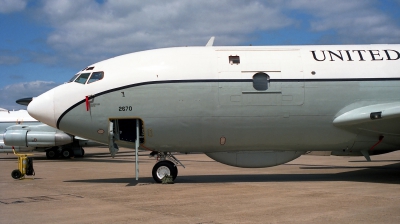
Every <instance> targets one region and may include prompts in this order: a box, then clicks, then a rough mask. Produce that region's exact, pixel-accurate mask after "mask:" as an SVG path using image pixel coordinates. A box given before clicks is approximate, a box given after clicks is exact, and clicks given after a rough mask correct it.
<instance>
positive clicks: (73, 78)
mask: <svg viewBox="0 0 400 224" xmlns="http://www.w3.org/2000/svg"><path fill="white" fill-rule="evenodd" d="M78 75H79V74H76V75H74V77H72V78H71V79H70V80H69V81H68V82H73V81H74V80H75V79H76V77H78Z"/></svg>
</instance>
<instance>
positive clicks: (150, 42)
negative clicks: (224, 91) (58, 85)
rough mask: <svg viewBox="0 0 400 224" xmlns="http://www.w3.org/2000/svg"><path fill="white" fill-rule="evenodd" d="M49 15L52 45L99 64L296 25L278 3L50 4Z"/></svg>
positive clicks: (51, 0)
mask: <svg viewBox="0 0 400 224" xmlns="http://www.w3.org/2000/svg"><path fill="white" fill-rule="evenodd" d="M43 12H44V15H45V16H46V18H47V21H50V22H51V25H52V26H53V27H54V28H55V31H54V32H53V33H51V35H50V36H49V37H48V44H49V45H50V46H52V47H53V48H54V49H57V50H58V51H60V52H65V53H66V56H67V57H68V58H69V59H71V60H81V59H82V58H87V57H90V58H92V59H93V60H94V61H95V60H98V59H99V58H104V57H109V56H111V55H118V54H122V53H128V52H132V51H138V50H144V49H150V48H159V47H170V46H186V45H205V44H206V43H207V40H208V39H209V38H210V37H211V36H216V37H217V39H216V43H219V44H222V45H229V44H238V43H240V42H241V41H243V40H244V39H245V37H246V36H248V35H249V34H251V33H253V32H255V31H260V30H273V29H279V28H282V27H286V26H288V25H290V24H291V23H292V22H293V21H292V20H291V19H290V18H288V17H287V16H285V15H283V14H282V12H281V11H280V10H279V8H278V6H277V5H276V4H268V5H267V4H262V3H260V2H258V1H231V0H220V1H214V0H205V1H180V0H173V1H106V2H105V3H104V4H98V3H96V2H95V1H91V0H82V1H79V2H75V1H74V2H73V3H72V2H71V1H66V0H48V1H44V8H43Z"/></svg>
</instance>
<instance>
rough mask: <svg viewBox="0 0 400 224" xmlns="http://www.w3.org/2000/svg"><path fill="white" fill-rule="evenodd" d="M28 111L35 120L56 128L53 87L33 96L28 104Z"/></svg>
mask: <svg viewBox="0 0 400 224" xmlns="http://www.w3.org/2000/svg"><path fill="white" fill-rule="evenodd" d="M28 113H29V115H31V116H32V117H33V118H35V119H36V120H38V121H40V122H43V123H45V124H47V125H50V126H52V127H54V128H57V127H56V118H55V114H54V89H51V90H49V91H47V92H45V93H43V94H42V95H40V96H38V97H36V98H34V99H33V100H32V102H30V103H29V105H28Z"/></svg>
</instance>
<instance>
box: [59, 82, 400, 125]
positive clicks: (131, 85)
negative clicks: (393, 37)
mask: <svg viewBox="0 0 400 224" xmlns="http://www.w3.org/2000/svg"><path fill="white" fill-rule="evenodd" d="M252 81H253V80H252V79H193V80H190V79H189V80H164V81H150V82H141V83H135V84H130V85H126V86H121V87H117V88H113V89H109V90H106V91H103V92H100V93H97V94H94V95H91V96H89V99H93V98H95V97H98V96H101V95H104V94H107V93H111V92H116V91H119V90H123V89H128V88H132V87H138V86H145V85H155V84H169V83H209V82H252ZM355 81H400V77H398V78H397V77H396V78H348V79H344V78H342V79H271V80H270V82H355ZM82 103H85V99H83V100H81V101H79V102H77V103H75V104H74V105H72V106H71V107H70V108H68V109H67V110H66V111H64V112H63V113H62V114H61V116H60V117H59V118H58V120H57V128H59V125H60V122H61V119H62V118H63V117H64V116H65V115H66V114H67V113H68V112H69V111H71V110H72V109H74V108H75V107H77V106H78V105H80V104H82Z"/></svg>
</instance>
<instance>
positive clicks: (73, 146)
mask: <svg viewBox="0 0 400 224" xmlns="http://www.w3.org/2000/svg"><path fill="white" fill-rule="evenodd" d="M0 133H1V134H0V152H2V153H12V152H13V151H12V147H14V149H15V151H16V152H31V151H39V152H44V151H45V152H46V157H47V158H48V159H54V158H58V157H59V156H61V157H63V158H69V157H71V156H83V155H84V154H85V151H84V149H83V148H82V147H83V146H99V145H101V144H99V143H96V142H93V141H89V140H87V139H82V138H79V137H78V138H77V137H74V136H71V135H69V134H66V133H64V132H62V131H60V130H57V129H55V128H53V127H50V126H48V125H46V124H43V123H41V122H39V121H37V120H35V119H34V118H32V117H31V116H29V114H28V112H27V111H26V110H18V111H8V110H6V109H2V108H0Z"/></svg>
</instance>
